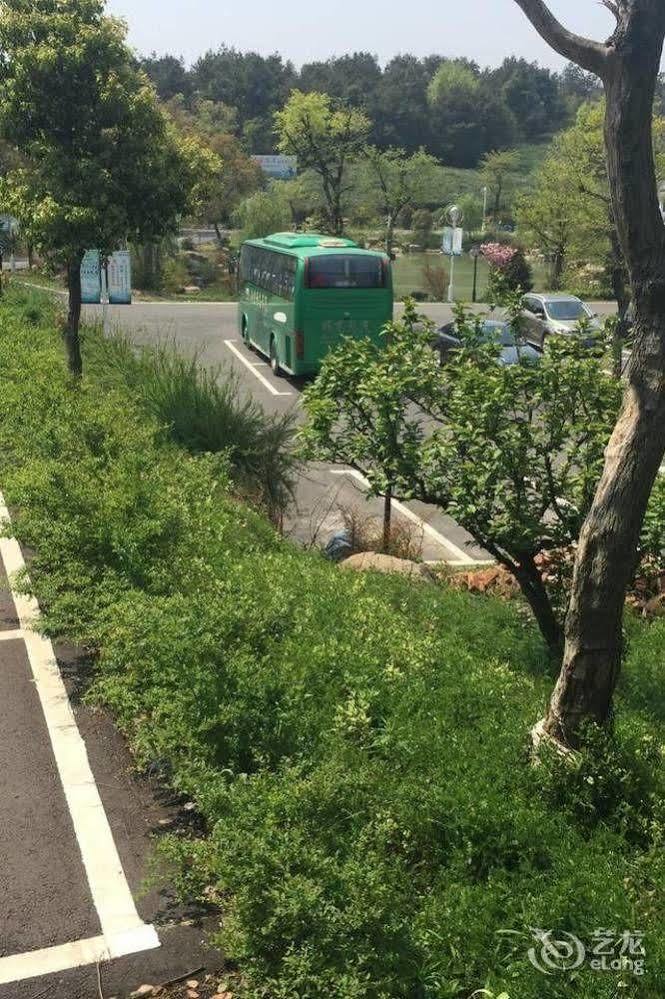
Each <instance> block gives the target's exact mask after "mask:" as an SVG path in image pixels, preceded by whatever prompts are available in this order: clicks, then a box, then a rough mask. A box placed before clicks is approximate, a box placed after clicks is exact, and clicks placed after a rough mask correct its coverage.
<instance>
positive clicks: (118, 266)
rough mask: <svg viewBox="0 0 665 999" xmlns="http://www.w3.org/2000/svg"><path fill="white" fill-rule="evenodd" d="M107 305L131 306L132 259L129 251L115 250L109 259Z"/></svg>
mask: <svg viewBox="0 0 665 999" xmlns="http://www.w3.org/2000/svg"><path fill="white" fill-rule="evenodd" d="M106 272H107V275H108V294H109V305H131V304H132V259H131V255H130V253H129V250H117V251H116V252H115V253H113V254H111V256H110V257H109V262H108V265H107V268H106Z"/></svg>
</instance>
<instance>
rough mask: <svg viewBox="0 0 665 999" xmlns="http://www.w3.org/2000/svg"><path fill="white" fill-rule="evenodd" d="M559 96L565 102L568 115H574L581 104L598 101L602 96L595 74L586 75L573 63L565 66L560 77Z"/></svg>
mask: <svg viewBox="0 0 665 999" xmlns="http://www.w3.org/2000/svg"><path fill="white" fill-rule="evenodd" d="M560 86H561V95H562V97H563V99H564V101H565V102H566V105H567V107H568V112H569V114H574V113H576V112H577V109H578V108H579V106H580V105H581V104H587V103H589V102H592V101H596V100H598V99H599V98H600V97H601V96H602V92H603V89H602V84H601V82H600V80H599V79H598V77H597V76H596V74H595V73H587V72H586V70H584V69H582V68H581V67H580V66H576V65H575V63H574V62H569V63H567V64H566V66H565V68H564V69H563V71H562V73H561V76H560Z"/></svg>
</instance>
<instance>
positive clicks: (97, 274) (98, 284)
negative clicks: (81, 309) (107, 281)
mask: <svg viewBox="0 0 665 999" xmlns="http://www.w3.org/2000/svg"><path fill="white" fill-rule="evenodd" d="M101 300H102V267H101V259H100V256H99V250H86V252H85V253H84V255H83V260H82V261H81V301H82V302H83V304H84V305H99V304H100V302H101Z"/></svg>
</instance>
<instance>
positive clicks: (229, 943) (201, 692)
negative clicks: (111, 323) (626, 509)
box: [0, 295, 665, 999]
mask: <svg viewBox="0 0 665 999" xmlns="http://www.w3.org/2000/svg"><path fill="white" fill-rule="evenodd" d="M2 310H3V312H2V321H1V322H0V366H1V368H2V371H3V380H2V383H1V387H0V455H1V458H0V460H1V461H2V473H1V474H2V487H3V489H4V490H5V492H6V495H7V497H8V499H9V501H10V502H11V503H12V504H13V505H14V507H15V508H16V509H17V510H18V512H19V516H18V519H17V524H18V532H19V535H20V537H21V538H22V540H23V541H24V542H26V543H28V544H30V545H31V546H33V547H34V548H35V550H36V552H37V556H36V560H35V563H34V565H33V569H32V576H33V580H34V582H35V585H36V588H37V590H38V592H39V594H40V597H41V599H42V601H43V603H44V604H45V605H46V606H47V607H48V609H49V614H48V617H47V623H48V627H49V628H50V629H51V630H52V631H53V632H55V633H58V634H67V635H70V636H72V637H73V638H75V639H77V640H79V641H81V640H83V641H87V642H88V643H90V644H91V645H93V646H94V647H95V648H98V649H99V652H100V655H99V667H98V673H97V678H96V681H95V686H94V695H95V696H96V697H97V698H99V699H100V700H103V701H104V702H105V703H107V704H109V705H110V706H111V707H112V709H113V710H114V711H115V712H116V715H117V718H118V721H119V724H120V725H121V727H122V728H123V730H124V731H125V732H126V733H127V735H128V737H129V738H130V740H131V742H132V745H133V746H134V749H135V751H136V753H137V755H138V758H139V760H140V761H141V762H143V763H148V762H151V763H152V764H153V765H159V766H161V767H162V770H163V773H164V775H165V778H166V779H168V780H169V781H170V782H171V783H172V784H173V785H174V786H175V787H176V788H178V789H179V790H181V791H182V793H183V794H186V795H187V796H188V797H192V798H193V799H194V800H195V801H196V802H197V805H198V807H199V809H200V811H201V812H202V814H203V816H204V817H205V820H206V823H207V828H208V834H207V836H206V837H204V838H203V839H202V840H200V841H198V842H192V843H188V842H183V841H182V840H181V839H175V840H173V841H169V840H166V841H165V843H164V846H163V849H164V851H165V853H166V854H167V855H168V856H169V857H170V858H171V859H172V861H173V862H174V864H175V870H176V875H177V877H178V879H179V881H180V883H181V886H182V888H183V891H188V892H199V893H201V895H202V896H203V897H205V898H207V899H210V898H211V897H212V898H213V899H218V900H219V901H220V902H221V904H222V907H223V910H224V912H225V919H224V925H223V930H222V931H220V938H221V940H222V942H223V944H224V945H225V946H226V948H227V950H228V951H229V952H230V954H231V955H232V956H234V957H236V958H237V959H238V961H239V962H240V966H241V969H242V971H243V973H244V976H245V979H244V994H245V995H247V996H251V997H252V999H259V997H270V999H287V997H290V999H293V997H303V999H304V997H317V999H319V997H320V999H323V997H324V996H325V997H328V996H339V997H342V999H361V997H362V999H380V997H394V999H405V997H409V999H412V997H423V999H425V997H426V999H435V997H436V999H443V997H459V999H462V997H468V996H469V995H470V994H471V992H472V991H473V990H474V989H479V988H482V987H487V988H488V989H491V990H492V991H493V992H495V993H499V992H502V991H505V992H506V993H507V994H508V995H509V996H510V999H541V997H542V996H544V995H547V997H548V999H559V997H561V999H563V997H566V999H569V997H572V999H610V996H614V995H615V993H616V990H617V988H618V987H619V981H620V980H627V981H628V990H627V991H625V993H624V992H623V991H622V993H621V994H626V995H627V996H630V997H631V999H657V997H660V996H661V995H662V990H661V984H662V982H663V980H665V934H664V933H663V907H662V886H663V878H664V876H665V859H664V857H663V849H662V847H663V836H664V830H663V826H664V816H663V797H664V795H663V790H664V788H663V778H662V757H661V746H662V743H663V736H664V729H663V721H664V720H665V699H664V698H663V694H662V679H663V667H662V661H663V648H664V647H665V625H663V624H656V625H654V626H653V627H651V628H650V629H645V628H641V627H640V628H637V629H635V634H634V636H633V640H632V643H631V648H630V654H629V658H628V663H627V666H626V670H625V677H624V681H623V694H622V697H621V701H620V704H619V715H618V724H617V738H618V743H617V745H615V746H612V747H605V748H604V749H603V750H602V752H601V755H600V760H599V762H594V761H592V760H591V759H590V758H589V759H586V758H585V759H583V760H581V761H580V764H579V766H578V767H576V768H574V769H573V770H572V771H569V772H567V773H566V779H565V781H563V780H562V778H561V773H560V772H559V771H560V770H561V768H562V764H560V763H557V762H555V761H548V762H547V763H546V764H545V765H543V766H542V767H541V768H539V769H534V768H533V767H532V766H531V765H530V763H529V759H528V755H527V752H526V735H527V732H528V730H529V727H530V725H531V724H532V723H533V722H534V721H535V720H536V719H537V717H538V716H539V714H540V712H541V711H542V707H543V704H544V703H545V699H546V697H547V693H548V691H549V689H550V686H551V682H552V681H551V676H549V675H548V666H547V663H546V661H545V659H544V655H543V651H542V648H541V644H540V641H539V639H538V637H537V635H536V634H535V633H534V630H533V628H532V626H531V625H530V623H529V622H528V621H525V620H524V619H523V617H522V616H521V614H520V613H519V612H518V611H516V610H515V609H514V608H513V607H510V606H505V605H503V604H500V603H498V602H495V601H492V600H489V599H474V598H472V597H470V596H467V595H462V594H459V593H456V592H452V591H448V590H446V589H445V588H428V587H418V586H415V585H413V584H410V583H408V582H405V581H403V580H393V579H386V578H374V577H368V576H362V577H355V576H353V575H351V574H348V575H347V574H343V573H340V572H339V571H338V570H337V569H336V568H335V567H333V566H330V565H329V564H327V563H325V562H324V561H322V560H321V559H320V558H319V557H317V556H316V555H315V554H307V553H303V552H300V551H297V550H296V549H294V548H292V547H290V546H289V545H288V544H287V543H284V542H282V541H280V540H279V539H278V538H277V537H276V536H275V535H274V533H273V532H272V530H271V529H270V528H269V527H268V525H267V524H265V523H264V522H263V521H262V520H260V519H259V518H258V517H256V516H255V515H254V514H253V513H251V511H249V510H247V509H246V508H245V507H242V506H239V505H238V504H236V503H235V502H234V501H233V500H232V499H231V498H230V497H229V494H228V484H227V481H226V475H225V472H224V469H223V467H222V465H221V464H220V462H219V460H217V459H212V458H210V457H205V456H202V457H198V458H191V457H188V456H187V455H186V454H185V453H184V452H183V451H181V450H180V449H178V448H176V447H173V446H172V445H169V444H167V443H166V442H165V439H164V435H163V433H161V432H160V431H159V430H158V428H157V426H156V425H155V424H154V423H153V422H152V421H151V420H150V419H148V418H146V414H145V412H143V411H142V410H141V408H140V406H139V405H138V404H137V401H136V399H135V398H134V397H132V395H131V393H130V392H129V391H128V390H127V389H125V388H122V386H120V387H116V388H112V387H108V386H105V388H104V390H103V391H102V390H101V389H100V385H99V381H98V372H97V371H96V370H95V364H97V363H99V362H98V361H97V360H95V358H99V357H100V356H101V355H100V352H99V351H92V352H91V351H88V352H87V356H88V359H89V360H90V361H91V366H90V368H89V371H88V375H87V377H86V379H85V380H84V383H83V385H82V386H81V388H80V389H79V390H72V388H71V387H69V386H68V385H67V382H66V378H65V375H64V371H63V366H62V362H61V359H60V351H59V346H58V344H57V339H56V336H55V334H54V332H53V325H52V317H51V316H50V315H49V312H48V306H47V305H46V304H45V302H44V301H43V300H38V299H35V300H33V301H31V302H28V303H25V302H20V301H18V299H17V296H16V295H14V301H13V304H12V303H11V302H10V303H9V304H7V303H5V305H3V306H2ZM92 335H93V334H90V336H92ZM562 787H564V788H565V789H566V790H565V793H562V792H561V788H562ZM531 926H538V927H543V928H547V929H549V928H552V929H558V930H567V931H571V932H577V933H579V934H580V935H581V936H583V937H585V938H588V936H589V935H590V934H591V933H592V932H593V930H594V929H596V928H597V927H600V926H603V927H605V926H608V927H610V926H613V927H615V928H616V929H617V930H619V931H620V930H622V929H624V928H626V929H628V928H630V929H633V928H638V929H642V930H644V931H645V932H646V933H647V938H646V946H647V954H648V958H647V974H646V975H645V976H644V977H642V978H632V977H627V976H626V975H625V974H624V975H622V974H620V973H618V972H608V973H604V974H600V973H597V972H593V971H591V970H588V969H582V970H580V971H579V972H576V973H574V974H572V973H571V974H564V975H560V976H553V977H552V978H548V979H545V978H544V977H543V975H542V974H541V973H540V972H538V971H536V970H535V969H534V968H533V967H532V965H531V964H530V963H529V961H528V959H527V950H528V947H529V946H530V944H529V941H528V937H529V933H528V928H529V927H531ZM504 930H512V931H517V933H518V934H519V936H513V935H504V934H502V932H501V931H504ZM545 990H546V991H545Z"/></svg>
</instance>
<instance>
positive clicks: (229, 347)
mask: <svg viewBox="0 0 665 999" xmlns="http://www.w3.org/2000/svg"><path fill="white" fill-rule="evenodd" d="M423 311H425V312H426V313H427V314H428V315H429V316H430V317H431V318H432V319H433V320H434V321H436V322H444V321H446V320H447V319H449V318H450V317H451V316H452V311H451V308H450V307H449V306H448V305H429V306H426V307H425V308H424V309H423ZM100 313H101V309H100V308H99V307H97V306H95V307H89V308H88V309H87V310H86V313H85V315H86V318H87V319H96V320H98V319H99V318H100ZM108 323H109V326H110V327H111V328H113V327H115V328H119V329H122V330H123V331H124V332H125V333H127V334H128V335H130V336H131V338H132V340H133V341H134V342H135V343H146V344H147V343H155V342H158V341H160V340H166V341H169V340H170V341H172V342H175V343H176V344H177V346H178V349H180V350H182V351H184V352H186V353H188V354H197V355H198V357H199V358H200V360H201V362H202V363H203V364H206V365H208V366H210V367H218V368H221V369H223V370H224V371H233V372H235V374H236V376H237V377H238V379H239V381H240V384H241V385H242V386H243V388H244V389H245V390H246V391H247V392H249V393H251V395H252V396H253V397H254V398H256V399H257V400H258V401H259V402H260V403H261V404H262V405H263V406H264V408H265V409H266V410H267V411H268V412H271V413H281V412H286V411H289V410H293V409H295V410H296V411H299V408H300V401H301V395H302V391H303V388H304V384H305V383H304V382H303V381H302V380H300V379H285V378H275V377H274V376H273V374H272V372H271V371H270V368H269V366H268V364H267V363H266V361H265V359H263V358H261V357H260V356H259V355H257V354H255V353H253V352H250V351H249V350H247V348H245V346H244V345H243V343H242V341H241V340H240V338H239V336H238V332H237V328H236V306H235V305H234V304H219V303H217V304H206V303H196V304H182V305H181V304H174V305H170V304H161V303H159V304H157V303H141V304H136V305H133V306H131V307H122V306H115V307H112V308H110V309H109V313H108ZM350 509H354V510H357V511H358V513H359V515H360V516H361V517H363V518H364V517H369V516H371V517H373V518H376V519H377V521H378V519H379V518H380V516H381V503H380V501H379V500H368V499H367V497H366V492H365V489H364V486H363V484H362V482H361V481H359V479H358V477H357V476H354V475H351V474H343V473H342V474H340V470H339V469H332V468H331V467H329V466H319V465H310V466H308V467H307V468H306V470H305V471H304V473H303V474H302V476H301V477H300V479H299V482H298V489H297V496H296V508H295V510H293V511H292V513H291V515H290V517H289V518H288V522H287V525H286V526H287V531H288V532H289V533H290V534H292V535H293V536H294V537H296V538H297V539H298V540H299V541H301V542H302V543H304V544H306V545H308V544H314V543H317V542H320V541H321V540H327V539H328V538H329V537H330V535H331V534H333V533H334V532H335V531H336V530H338V529H339V528H340V526H341V524H342V516H341V511H342V510H350ZM396 517H397V519H398V520H401V521H402V522H404V523H410V524H411V529H412V532H413V536H414V539H416V540H417V541H418V542H420V539H421V538H422V552H423V557H424V558H425V559H426V560H431V561H445V562H448V563H450V564H453V565H461V564H468V563H473V562H482V561H486V560H487V555H486V553H484V552H483V551H482V550H480V549H479V548H478V547H477V546H476V545H475V544H474V543H473V541H472V539H471V538H470V537H469V535H468V534H467V533H466V532H465V531H464V530H462V528H460V527H459V525H457V524H456V523H455V522H454V521H453V520H452V519H451V518H450V517H447V516H446V515H445V514H443V513H441V512H440V511H439V510H437V509H436V508H434V507H428V506H425V505H423V504H418V503H410V504H408V506H407V507H403V506H402V505H398V506H397V508H396Z"/></svg>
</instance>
